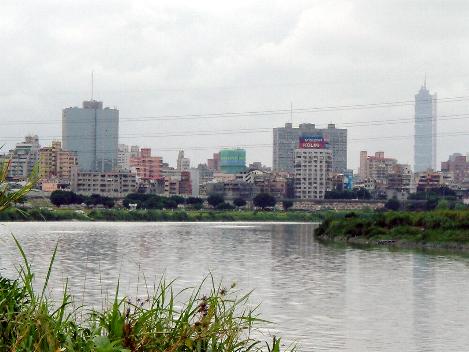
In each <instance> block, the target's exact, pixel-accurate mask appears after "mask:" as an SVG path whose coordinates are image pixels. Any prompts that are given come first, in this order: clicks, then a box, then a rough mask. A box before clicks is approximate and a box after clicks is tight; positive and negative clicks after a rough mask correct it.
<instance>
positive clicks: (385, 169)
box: [359, 151, 397, 184]
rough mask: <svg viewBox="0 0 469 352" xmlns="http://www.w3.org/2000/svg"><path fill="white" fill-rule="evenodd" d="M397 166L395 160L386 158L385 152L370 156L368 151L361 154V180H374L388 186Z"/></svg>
mask: <svg viewBox="0 0 469 352" xmlns="http://www.w3.org/2000/svg"><path fill="white" fill-rule="evenodd" d="M396 165H397V160H396V159H394V158H386V157H384V152H376V153H375V155H368V152H367V151H361V152H360V169H359V175H360V179H362V180H365V179H373V180H375V181H377V182H378V183H380V184H386V180H387V177H388V175H389V174H392V173H393V172H394V170H395V167H396Z"/></svg>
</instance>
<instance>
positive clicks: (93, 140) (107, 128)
mask: <svg viewBox="0 0 469 352" xmlns="http://www.w3.org/2000/svg"><path fill="white" fill-rule="evenodd" d="M118 135H119V110H117V109H111V108H108V107H106V108H103V103H102V102H100V101H96V100H91V101H84V102H83V106H82V107H81V108H79V107H70V108H66V109H64V110H63V112H62V142H63V148H64V149H65V150H69V151H74V152H76V154H77V157H78V167H79V169H80V170H82V171H100V172H107V171H111V170H114V169H116V168H117V154H118Z"/></svg>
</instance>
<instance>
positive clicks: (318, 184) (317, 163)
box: [294, 136, 333, 199]
mask: <svg viewBox="0 0 469 352" xmlns="http://www.w3.org/2000/svg"><path fill="white" fill-rule="evenodd" d="M308 140H312V141H313V142H309V141H308ZM326 144H327V143H326V140H325V139H322V137H320V136H311V137H300V142H299V144H298V147H297V149H295V154H294V155H295V159H294V160H295V163H294V166H295V197H296V198H298V199H324V197H325V195H326V192H327V191H329V190H331V174H332V160H333V156H332V150H331V149H329V148H327V147H326Z"/></svg>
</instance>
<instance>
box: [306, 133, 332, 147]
mask: <svg viewBox="0 0 469 352" xmlns="http://www.w3.org/2000/svg"><path fill="white" fill-rule="evenodd" d="M328 147H329V143H328V142H327V141H326V140H325V139H324V138H323V137H322V136H302V137H300V143H299V148H300V149H327V148H328Z"/></svg>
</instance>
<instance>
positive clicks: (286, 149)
mask: <svg viewBox="0 0 469 352" xmlns="http://www.w3.org/2000/svg"><path fill="white" fill-rule="evenodd" d="M301 136H322V137H323V138H324V139H325V140H326V141H327V142H328V144H329V148H330V149H331V150H332V171H333V172H337V173H344V172H345V171H346V170H347V129H342V128H336V127H335V125H334V124H329V125H328V126H327V128H316V126H315V125H314V124H312V123H303V124H300V125H299V127H297V128H296V127H293V125H292V124H291V123H286V124H285V127H279V128H274V130H273V171H287V172H290V173H293V172H294V171H295V162H294V160H295V149H297V148H298V140H299V138H300V137H301Z"/></svg>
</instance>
